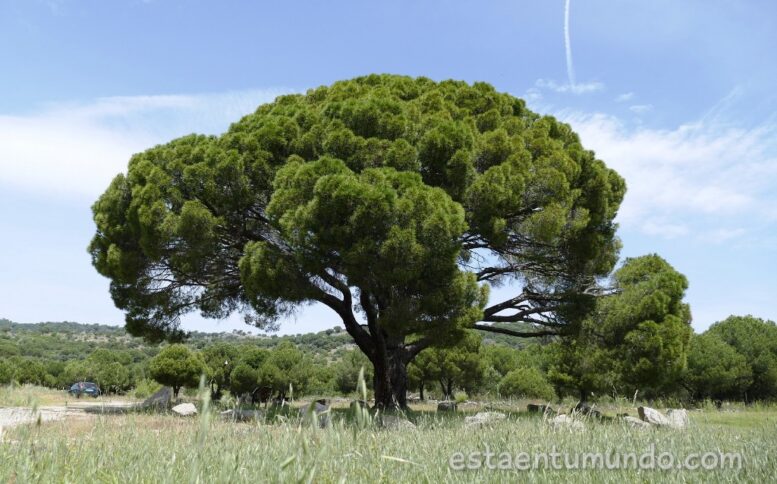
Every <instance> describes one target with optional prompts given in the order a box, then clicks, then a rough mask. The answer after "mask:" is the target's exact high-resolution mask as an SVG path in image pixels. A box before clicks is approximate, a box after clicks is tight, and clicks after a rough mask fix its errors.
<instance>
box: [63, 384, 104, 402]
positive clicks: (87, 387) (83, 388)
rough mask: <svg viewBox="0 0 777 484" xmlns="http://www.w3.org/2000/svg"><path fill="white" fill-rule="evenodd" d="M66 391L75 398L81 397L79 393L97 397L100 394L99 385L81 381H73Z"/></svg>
mask: <svg viewBox="0 0 777 484" xmlns="http://www.w3.org/2000/svg"><path fill="white" fill-rule="evenodd" d="M68 393H70V394H71V395H74V396H75V397H76V398H81V395H88V396H90V397H93V398H97V397H99V396H100V387H98V386H97V384H96V383H92V382H88V381H82V382H78V383H73V386H71V387H70V390H68Z"/></svg>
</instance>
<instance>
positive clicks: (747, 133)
mask: <svg viewBox="0 0 777 484" xmlns="http://www.w3.org/2000/svg"><path fill="white" fill-rule="evenodd" d="M559 117H560V118H561V119H562V120H564V121H566V122H568V123H570V124H571V125H572V127H573V128H574V129H575V130H576V131H577V132H578V133H579V134H580V137H581V140H582V142H583V145H584V146H585V147H586V148H588V149H592V150H594V151H595V152H596V155H597V157H598V158H600V159H602V160H604V161H605V162H606V163H607V164H608V166H610V167H613V168H615V169H616V170H617V171H618V172H619V173H620V174H621V176H623V177H624V178H625V180H626V183H627V186H628V191H627V194H626V198H625V200H624V202H623V204H622V205H621V210H620V212H619V216H618V219H619V221H620V222H621V224H622V225H623V226H624V227H631V228H636V229H638V230H640V231H642V232H643V233H646V234H648V235H660V236H663V237H666V238H672V237H679V236H683V235H687V234H688V233H690V231H692V230H693V231H694V232H695V233H697V234H702V235H700V237H703V238H705V239H707V240H709V241H712V242H722V241H725V240H729V239H732V238H735V237H741V236H743V235H744V234H745V233H746V232H748V231H749V230H750V229H753V230H756V229H758V228H759V227H762V226H763V221H764V220H767V219H769V218H770V217H774V214H775V212H776V210H777V209H776V207H777V196H776V195H775V193H777V190H775V189H776V188H777V183H775V180H777V136H776V135H777V123H775V122H774V121H769V122H765V123H763V124H761V125H759V126H756V127H753V128H748V129H745V128H737V127H732V126H730V125H728V124H725V123H721V122H719V120H717V119H711V118H709V117H705V118H703V119H702V120H701V121H697V122H693V123H688V124H683V125H681V126H678V127H676V128H674V129H663V130H662V129H651V128H645V127H640V126H637V127H630V126H627V125H626V124H625V123H623V122H622V121H621V120H619V119H618V118H616V117H614V116H611V115H606V114H581V113H562V114H561V115H560V116H559ZM732 221H735V223H737V224H738V225H740V226H739V227H738V228H736V229H730V228H727V227H730V226H731V223H732Z"/></svg>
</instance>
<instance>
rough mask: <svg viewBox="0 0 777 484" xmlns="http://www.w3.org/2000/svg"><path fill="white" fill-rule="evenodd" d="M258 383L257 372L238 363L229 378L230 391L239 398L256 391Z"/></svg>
mask: <svg viewBox="0 0 777 484" xmlns="http://www.w3.org/2000/svg"><path fill="white" fill-rule="evenodd" d="M257 382H258V374H257V371H256V370H255V369H254V368H251V367H250V366H248V365H247V364H245V363H238V364H237V366H235V368H234V369H233V370H232V373H231V374H230V376H229V391H230V392H232V395H235V396H238V397H239V396H242V395H245V394H246V393H252V392H253V391H254V390H255V389H256V386H257Z"/></svg>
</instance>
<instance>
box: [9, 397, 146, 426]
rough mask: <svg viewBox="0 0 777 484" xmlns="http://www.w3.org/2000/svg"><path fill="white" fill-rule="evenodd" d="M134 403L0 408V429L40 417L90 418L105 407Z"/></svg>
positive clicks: (117, 402) (56, 418) (46, 419)
mask: <svg viewBox="0 0 777 484" xmlns="http://www.w3.org/2000/svg"><path fill="white" fill-rule="evenodd" d="M132 405H133V403H132V402H123V401H112V402H106V403H86V402H85V403H81V402H79V403H74V404H71V405H68V406H64V405H47V406H41V407H38V408H37V410H34V411H33V409H31V408H29V407H7V408H0V429H4V428H9V427H15V426H17V425H24V424H28V423H33V422H36V421H37V420H38V418H40V420H41V422H51V421H54V420H62V419H64V418H69V417H80V418H90V417H92V416H94V415H95V414H96V413H97V412H96V411H98V410H100V409H102V408H104V407H107V408H116V409H118V408H130V407H131V406H132ZM90 410H92V412H90Z"/></svg>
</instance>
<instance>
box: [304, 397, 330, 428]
mask: <svg viewBox="0 0 777 484" xmlns="http://www.w3.org/2000/svg"><path fill="white" fill-rule="evenodd" d="M322 401H325V400H316V401H314V402H312V403H311V404H310V405H308V406H306V407H302V408H300V409H299V413H300V416H302V417H303V418H304V417H307V416H310V414H311V412H312V413H314V414H315V415H316V416H317V417H318V426H319V427H321V428H322V429H323V428H325V427H327V426H328V425H329V424H330V423H331V419H330V418H329V406H328V405H326V404H324V403H321V402H322Z"/></svg>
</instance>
